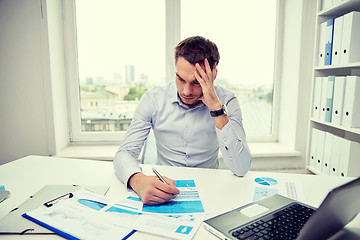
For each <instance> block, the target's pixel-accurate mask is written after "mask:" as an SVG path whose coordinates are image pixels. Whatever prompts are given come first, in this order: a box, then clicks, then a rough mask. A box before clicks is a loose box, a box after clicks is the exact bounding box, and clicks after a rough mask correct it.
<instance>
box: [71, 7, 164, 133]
mask: <svg viewBox="0 0 360 240" xmlns="http://www.w3.org/2000/svg"><path fill="white" fill-rule="evenodd" d="M150 9H151V10H150ZM76 26H77V30H76V31H77V47H78V54H77V56H78V71H79V83H80V84H79V85H80V86H79V95H80V106H81V107H80V108H81V109H80V111H81V131H83V132H94V131H95V132H100V131H107V132H108V131H121V130H126V129H127V127H128V125H129V124H130V121H131V119H132V116H133V113H134V111H135V108H136V106H137V103H138V101H139V99H140V97H141V96H142V94H143V93H144V92H145V91H146V89H148V88H149V87H151V86H153V85H157V84H163V83H164V82H165V2H164V1H148V0H132V1H119V0H76Z"/></svg>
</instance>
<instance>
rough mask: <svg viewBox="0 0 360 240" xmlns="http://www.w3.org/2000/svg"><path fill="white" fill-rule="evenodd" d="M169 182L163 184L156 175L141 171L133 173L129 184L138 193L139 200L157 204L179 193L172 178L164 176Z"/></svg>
mask: <svg viewBox="0 0 360 240" xmlns="http://www.w3.org/2000/svg"><path fill="white" fill-rule="evenodd" d="M163 178H164V179H165V181H166V182H167V183H168V184H169V185H167V184H164V183H163V182H161V181H160V180H159V179H158V178H157V177H156V176H146V175H145V174H143V173H136V174H134V175H133V176H132V177H131V178H130V181H129V185H130V186H131V187H132V189H133V190H134V191H135V192H136V193H137V194H138V195H139V197H140V199H141V201H142V202H143V203H145V204H148V205H157V204H161V203H164V202H167V201H169V200H171V199H174V198H175V197H176V196H177V195H178V194H179V192H180V191H179V189H177V188H176V187H175V182H174V180H172V179H170V178H167V177H164V176H163Z"/></svg>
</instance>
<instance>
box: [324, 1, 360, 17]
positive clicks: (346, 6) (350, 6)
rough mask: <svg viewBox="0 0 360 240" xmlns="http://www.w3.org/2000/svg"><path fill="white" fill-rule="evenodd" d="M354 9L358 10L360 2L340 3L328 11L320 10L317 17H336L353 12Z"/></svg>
mask: <svg viewBox="0 0 360 240" xmlns="http://www.w3.org/2000/svg"><path fill="white" fill-rule="evenodd" d="M354 9H357V10H360V0H349V1H346V2H344V3H341V4H339V5H337V6H333V7H331V8H329V9H325V10H322V11H320V12H319V13H318V16H319V17H327V16H331V17H338V16H341V15H344V14H346V13H348V12H352V11H354Z"/></svg>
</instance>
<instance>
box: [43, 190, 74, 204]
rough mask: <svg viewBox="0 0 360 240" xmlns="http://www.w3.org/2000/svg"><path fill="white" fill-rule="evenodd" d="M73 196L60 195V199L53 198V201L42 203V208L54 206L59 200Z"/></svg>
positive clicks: (68, 194) (69, 194)
mask: <svg viewBox="0 0 360 240" xmlns="http://www.w3.org/2000/svg"><path fill="white" fill-rule="evenodd" d="M73 196H74V194H72V193H67V194H64V195H62V196H60V197H57V198H54V199H53V200H50V201H48V202H46V203H44V206H46V207H51V206H53V205H54V204H56V203H57V202H59V201H60V200H61V199H65V198H72V197H73Z"/></svg>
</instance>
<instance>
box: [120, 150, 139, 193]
mask: <svg viewBox="0 0 360 240" xmlns="http://www.w3.org/2000/svg"><path fill="white" fill-rule="evenodd" d="M113 164H114V170H115V173H116V175H117V177H118V178H119V179H120V181H121V182H122V183H123V184H125V185H126V186H127V187H129V185H128V183H129V179H130V178H131V176H132V175H134V174H135V173H138V172H142V169H141V167H140V165H139V164H138V162H137V161H136V159H134V158H133V157H132V156H131V155H130V154H128V153H126V152H119V153H118V154H117V155H116V156H115V159H114V162H113ZM124 166H126V167H124Z"/></svg>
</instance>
